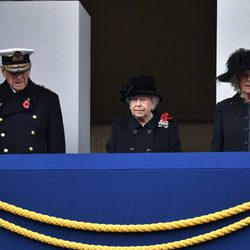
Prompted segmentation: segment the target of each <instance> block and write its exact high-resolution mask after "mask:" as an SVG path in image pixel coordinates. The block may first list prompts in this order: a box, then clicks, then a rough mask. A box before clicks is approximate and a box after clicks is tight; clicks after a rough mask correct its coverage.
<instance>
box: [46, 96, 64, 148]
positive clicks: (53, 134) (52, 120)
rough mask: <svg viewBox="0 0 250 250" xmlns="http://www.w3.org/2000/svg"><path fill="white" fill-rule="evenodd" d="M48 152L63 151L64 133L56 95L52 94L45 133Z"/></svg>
mask: <svg viewBox="0 0 250 250" xmlns="http://www.w3.org/2000/svg"><path fill="white" fill-rule="evenodd" d="M47 148H48V153H65V135H64V127H63V119H62V111H61V107H60V102H59V98H58V95H56V94H55V95H53V100H52V105H51V110H50V115H49V121H48V134H47Z"/></svg>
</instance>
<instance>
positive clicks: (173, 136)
mask: <svg viewBox="0 0 250 250" xmlns="http://www.w3.org/2000/svg"><path fill="white" fill-rule="evenodd" d="M171 123H172V124H171V125H172V126H171V130H170V135H169V136H170V152H182V149H181V141H180V138H179V129H178V126H177V124H176V122H175V121H174V120H173V121H172V122H171Z"/></svg>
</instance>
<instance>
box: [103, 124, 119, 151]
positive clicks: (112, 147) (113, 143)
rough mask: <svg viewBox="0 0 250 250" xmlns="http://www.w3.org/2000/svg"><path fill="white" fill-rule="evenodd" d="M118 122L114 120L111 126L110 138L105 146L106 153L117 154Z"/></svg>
mask: <svg viewBox="0 0 250 250" xmlns="http://www.w3.org/2000/svg"><path fill="white" fill-rule="evenodd" d="M117 132H118V121H117V120H115V121H114V122H113V124H112V128H111V132H110V136H109V139H108V142H107V144H106V151H107V152H108V153H116V152H117V140H118V134H117Z"/></svg>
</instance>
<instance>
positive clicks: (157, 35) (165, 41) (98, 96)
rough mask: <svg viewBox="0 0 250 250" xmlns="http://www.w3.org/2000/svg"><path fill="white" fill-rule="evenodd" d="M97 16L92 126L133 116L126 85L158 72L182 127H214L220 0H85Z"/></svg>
mask: <svg viewBox="0 0 250 250" xmlns="http://www.w3.org/2000/svg"><path fill="white" fill-rule="evenodd" d="M81 3H82V5H83V6H84V7H85V9H86V11H87V12H88V13H89V15H90V16H91V33H92V34H91V46H92V47H91V86H92V87H91V121H92V122H91V123H92V125H100V124H107V125H110V124H111V123H112V121H113V119H114V118H118V117H120V116H123V115H125V114H127V113H128V108H127V106H126V105H125V104H123V103H121V102H120V100H119V89H120V87H121V84H122V83H124V82H125V81H127V80H128V79H129V78H130V77H132V76H135V75H140V74H152V75H154V76H155V77H156V84H157V88H158V92H159V93H160V94H161V96H162V97H163V101H162V102H161V103H160V105H159V106H158V110H160V111H162V112H166V111H167V112H169V113H170V114H171V115H173V116H174V117H175V119H176V120H177V121H178V123H179V124H185V123H212V121H213V114H214V107H215V65H216V6H217V1H216V0H203V1H200V0H176V1H172V0H171V1H170V0H154V1H152V0H151V1H150V0H105V1H104V0H103V1H102V0H81Z"/></svg>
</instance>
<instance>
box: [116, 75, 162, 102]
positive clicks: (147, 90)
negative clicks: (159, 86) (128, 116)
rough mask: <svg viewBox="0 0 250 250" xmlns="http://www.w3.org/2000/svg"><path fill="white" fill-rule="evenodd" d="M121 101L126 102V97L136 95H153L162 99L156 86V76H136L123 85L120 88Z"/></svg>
mask: <svg viewBox="0 0 250 250" xmlns="http://www.w3.org/2000/svg"><path fill="white" fill-rule="evenodd" d="M120 94H121V101H123V102H126V98H128V97H131V96H136V95H153V96H157V97H158V98H159V99H160V100H161V96H160V95H159V94H158V93H157V91H156V87H155V77H153V76H150V75H141V76H136V77H133V78H131V79H129V80H128V82H127V83H125V84H123V85H122V88H121V90H120Z"/></svg>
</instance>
